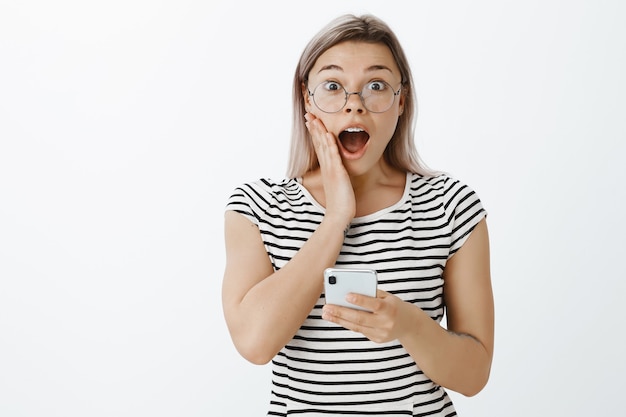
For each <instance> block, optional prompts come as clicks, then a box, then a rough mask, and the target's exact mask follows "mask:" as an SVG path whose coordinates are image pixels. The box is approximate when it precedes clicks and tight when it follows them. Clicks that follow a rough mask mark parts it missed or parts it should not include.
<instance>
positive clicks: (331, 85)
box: [324, 81, 343, 91]
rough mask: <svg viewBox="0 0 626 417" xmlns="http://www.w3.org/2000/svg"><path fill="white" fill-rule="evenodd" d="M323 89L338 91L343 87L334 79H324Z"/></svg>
mask: <svg viewBox="0 0 626 417" xmlns="http://www.w3.org/2000/svg"><path fill="white" fill-rule="evenodd" d="M324 89H325V90H327V91H339V90H341V89H343V87H342V86H341V84H339V83H338V82H336V81H326V82H325V83H324Z"/></svg>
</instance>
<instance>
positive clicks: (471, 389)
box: [459, 370, 489, 397]
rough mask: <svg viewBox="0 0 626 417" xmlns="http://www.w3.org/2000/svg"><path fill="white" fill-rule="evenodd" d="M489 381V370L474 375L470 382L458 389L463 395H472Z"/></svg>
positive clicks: (478, 391)
mask: <svg viewBox="0 0 626 417" xmlns="http://www.w3.org/2000/svg"><path fill="white" fill-rule="evenodd" d="M488 381H489V371H488V370H487V372H486V373H485V374H484V375H480V376H476V377H475V378H473V379H472V381H471V383H469V384H466V386H464V387H463V389H461V390H459V393H460V394H462V395H463V396H465V397H473V396H475V395H477V394H478V393H480V392H481V391H482V390H483V388H485V387H486V386H487V382H488Z"/></svg>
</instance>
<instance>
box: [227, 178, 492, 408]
mask: <svg viewBox="0 0 626 417" xmlns="http://www.w3.org/2000/svg"><path fill="white" fill-rule="evenodd" d="M227 210H234V211H237V212H239V213H241V214H242V215H244V216H245V217H247V218H248V219H249V220H250V221H251V222H253V223H254V224H256V225H257V226H258V227H259V230H260V232H261V236H262V239H263V242H264V244H265V249H266V250H267V253H268V256H269V258H270V260H271V262H272V265H273V266H274V269H275V270H278V269H280V268H282V267H283V266H284V265H285V264H286V263H287V262H289V260H290V259H291V258H292V257H293V256H294V255H295V254H296V252H297V251H298V250H299V249H300V248H301V247H302V245H303V244H304V242H306V240H307V239H308V238H309V236H310V235H311V234H312V233H313V232H314V231H315V229H316V227H317V226H318V225H319V224H320V222H321V221H322V218H323V217H324V208H323V207H322V206H321V205H320V204H319V203H318V202H317V201H315V199H314V198H313V197H312V196H311V194H309V192H308V191H307V190H306V189H305V188H304V187H303V186H302V184H301V181H300V180H299V179H285V180H282V181H278V182H274V181H270V180H266V179H262V180H259V181H256V182H251V183H247V184H244V185H242V186H241V187H238V188H237V189H236V190H235V191H234V193H233V194H232V196H231V197H230V199H229V201H228V204H227ZM485 216H486V212H485V210H484V209H483V207H482V204H481V202H480V200H479V198H478V196H477V195H476V193H475V192H474V191H473V190H471V189H470V188H469V187H467V186H466V185H464V184H462V183H461V182H459V181H457V180H455V179H453V178H451V177H449V176H447V175H439V176H435V177H423V176H420V175H417V174H412V173H408V174H407V181H406V186H405V190H404V194H403V196H402V199H401V200H400V201H398V202H397V203H396V204H394V205H393V206H391V207H388V208H385V209H383V210H380V211H377V212H375V213H372V214H370V215H366V216H363V217H357V218H354V219H353V221H352V222H351V224H350V228H349V230H348V233H347V235H346V237H345V240H344V244H343V247H342V249H341V253H340V255H339V257H338V258H337V262H336V266H337V267H340V268H341V267H345V268H347V267H352V268H372V269H375V270H376V271H377V272H378V286H379V288H380V289H382V290H385V291H387V292H389V293H391V294H394V295H396V296H398V297H400V298H401V299H402V300H404V301H406V302H409V303H412V304H415V305H416V306H418V307H420V308H421V309H422V310H424V311H425V312H426V313H428V314H429V315H430V316H431V317H432V318H433V320H436V321H437V322H440V321H441V319H442V318H443V315H444V303H443V278H442V273H443V270H444V267H445V265H446V262H447V260H448V259H449V258H450V257H451V256H452V255H453V254H454V253H455V252H456V251H457V250H459V248H460V247H461V246H462V245H463V243H464V242H465V241H466V239H467V237H468V236H469V234H470V233H471V231H472V230H473V229H474V227H475V226H476V224H477V223H478V222H479V221H480V220H481V219H482V218H484V217H485ZM320 279H322V278H321V277H320ZM323 305H324V294H321V296H320V298H319V300H318V302H317V303H316V305H315V307H314V308H313V310H312V311H311V313H310V314H309V316H308V317H307V319H306V320H305V321H304V323H302V326H301V327H300V329H299V330H298V332H297V333H296V334H295V336H294V337H293V339H292V340H291V341H290V342H289V343H288V344H287V345H286V346H285V347H284V348H283V349H282V350H281V351H280V352H279V353H278V354H277V355H276V356H275V357H274V359H273V360H272V375H273V376H272V392H271V400H270V405H269V411H268V413H267V415H268V416H286V415H299V416H300V415H301V416H307V417H311V416H338V415H346V416H348V415H349V416H355V415H356V416H383V415H384V416H394V415H404V416H452V415H456V412H455V410H454V406H453V404H452V402H451V401H450V398H449V397H448V395H447V393H446V392H445V391H444V389H443V388H442V387H440V386H438V385H437V384H435V383H433V382H432V381H431V380H430V379H429V378H428V376H426V375H425V374H424V373H423V372H422V371H421V370H420V369H419V367H418V366H417V365H416V363H415V361H414V360H413V358H412V357H411V356H409V354H408V353H407V351H406V350H405V349H404V348H403V347H402V345H401V344H400V343H399V342H398V341H392V342H389V343H382V344H379V343H374V342H371V341H369V340H368V339H366V338H365V337H364V336H363V335H362V334H360V333H355V332H352V331H349V330H347V329H344V328H343V327H340V326H338V325H336V324H333V323H330V322H327V321H325V320H323V319H322V318H321V309H322V306H323Z"/></svg>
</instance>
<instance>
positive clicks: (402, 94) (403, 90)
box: [398, 87, 406, 115]
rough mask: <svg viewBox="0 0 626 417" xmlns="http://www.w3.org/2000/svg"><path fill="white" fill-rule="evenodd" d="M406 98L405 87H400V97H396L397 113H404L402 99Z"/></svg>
mask: <svg viewBox="0 0 626 417" xmlns="http://www.w3.org/2000/svg"><path fill="white" fill-rule="evenodd" d="M405 99H406V95H405V89H404V87H402V91H400V98H399V99H398V106H399V107H398V115H401V114H402V113H404V100H405Z"/></svg>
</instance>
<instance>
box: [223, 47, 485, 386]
mask: <svg viewBox="0 0 626 417" xmlns="http://www.w3.org/2000/svg"><path fill="white" fill-rule="evenodd" d="M328 79H332V80H335V81H337V82H340V83H341V84H342V85H343V86H345V88H346V90H347V91H360V90H361V88H362V86H363V85H364V84H366V83H367V82H369V81H371V80H376V79H383V80H385V81H387V82H389V84H391V85H392V86H394V88H396V87H395V86H397V85H399V83H400V72H399V70H398V67H397V65H396V63H395V61H394V59H393V56H392V54H391V52H390V50H389V49H388V48H387V47H386V46H385V45H382V44H370V43H358V42H344V43H340V44H338V45H336V46H334V47H332V48H330V49H329V50H327V51H326V52H325V53H324V54H322V55H321V56H320V57H319V59H318V60H317V62H316V63H315V66H314V67H313V68H312V70H311V71H310V73H309V85H310V86H311V87H314V86H316V85H317V84H318V83H319V82H322V81H324V80H328ZM302 87H303V88H302V91H303V97H304V99H305V106H306V110H307V114H306V116H305V117H306V120H307V122H306V125H307V127H308V129H309V132H310V134H311V138H312V141H313V144H314V147H315V152H316V154H317V157H318V160H319V168H318V169H316V170H314V171H311V172H308V173H307V174H305V175H304V177H303V185H304V186H305V187H306V188H307V189H308V190H309V192H310V193H311V194H312V195H313V197H314V198H315V199H316V200H317V201H318V202H319V203H320V204H322V205H323V206H324V207H325V209H326V211H325V215H324V219H323V220H322V222H321V224H320V225H319V227H318V228H317V230H316V231H315V232H314V233H313V234H312V235H311V237H310V238H309V240H308V241H307V242H306V243H305V244H304V245H303V247H302V248H301V249H300V251H299V252H298V253H297V254H296V255H295V256H294V257H293V258H292V260H291V261H289V262H288V263H287V264H286V265H285V266H284V267H283V268H281V269H280V270H279V271H276V272H275V271H274V270H273V268H272V266H271V264H270V261H269V258H268V256H267V253H266V251H265V248H264V246H263V242H262V240H261V236H260V233H259V230H258V228H257V227H256V226H255V225H253V224H252V223H251V222H250V221H248V220H247V219H245V218H244V217H243V216H241V215H239V214H238V213H235V212H230V211H229V212H227V213H226V214H225V244H226V268H225V274H224V280H223V287H222V299H223V307H224V314H225V318H226V322H227V325H228V328H229V331H230V334H231V337H232V339H233V342H234V344H235V346H236V348H237V349H238V351H239V352H240V353H241V355H242V356H243V357H245V358H246V359H248V360H249V361H251V362H253V363H258V364H264V363H267V362H269V361H270V360H271V359H272V358H273V357H274V356H275V355H276V354H277V353H278V351H279V350H280V349H282V348H283V346H285V345H286V344H287V343H288V342H289V341H290V340H291V339H292V338H293V336H294V334H295V333H296V332H297V330H298V329H299V327H300V325H301V324H302V322H303V321H304V320H305V319H306V317H307V315H308V314H309V313H310V311H311V309H312V308H313V307H314V306H315V304H316V302H317V301H318V298H319V296H320V294H321V292H322V290H323V270H324V269H325V268H327V267H331V266H334V264H335V260H336V259H337V257H338V255H339V252H340V250H341V246H342V243H343V238H344V237H343V230H344V228H345V227H346V226H347V225H348V224H349V223H350V221H351V220H352V219H353V218H354V217H355V216H363V215H367V214H370V213H373V212H376V211H378V210H381V209H383V208H385V207H388V206H390V205H393V204H395V203H396V202H397V201H399V199H400V198H401V196H402V193H403V190H404V186H405V178H406V174H405V173H404V172H402V171H399V170H397V169H395V168H393V167H391V166H389V165H388V164H387V163H386V162H385V161H384V158H383V157H382V155H383V151H384V149H385V147H386V146H387V144H388V143H389V141H390V139H391V136H392V134H393V132H394V130H395V127H396V124H397V120H398V117H399V115H400V114H401V112H402V110H403V105H404V97H402V94H401V95H400V97H399V98H396V100H395V102H394V104H393V106H392V108H391V109H389V110H388V111H387V112H385V113H371V112H369V111H367V109H365V107H364V106H363V103H362V102H361V100H360V98H359V97H358V96H357V95H351V96H349V100H348V103H347V104H346V106H345V107H344V108H343V109H342V110H341V111H340V112H338V113H332V114H328V113H324V112H322V111H320V110H319V109H318V108H317V107H316V106H315V103H314V102H313V101H312V100H310V97H309V96H308V93H307V89H306V87H307V86H305V85H303V86H302ZM350 126H359V127H362V128H364V129H365V130H366V131H367V132H368V133H369V134H370V139H369V141H368V143H367V145H366V146H365V149H364V150H362V151H360V152H357V153H354V154H351V153H350V152H348V151H347V150H346V149H344V148H343V147H342V145H341V142H340V141H339V140H338V137H339V134H340V133H341V132H342V131H343V130H344V129H345V128H346V127H350ZM444 279H445V284H444V300H445V303H446V306H447V315H448V316H447V325H448V328H447V329H445V328H443V327H441V326H440V325H439V324H438V323H436V322H435V321H434V320H432V319H431V318H430V317H429V316H428V315H427V314H426V313H425V312H424V311H422V310H421V309H420V308H419V307H417V306H414V305H412V304H410V303H406V302H404V301H402V300H400V299H399V298H398V297H396V296H394V295H392V294H390V293H387V292H385V291H382V290H379V291H378V293H377V297H367V296H363V295H359V294H350V295H348V301H349V302H351V303H353V304H357V305H361V306H363V307H366V308H368V309H370V310H371V311H372V312H371V313H370V312H363V311H358V310H355V309H350V308H346V307H340V306H336V305H326V306H324V308H323V318H324V319H325V320H328V321H331V322H334V323H337V324H339V325H341V326H343V327H345V328H347V329H350V330H353V331H356V332H360V333H362V334H363V335H365V336H366V337H367V338H369V339H370V340H372V341H374V342H378V343H382V342H387V341H391V340H396V339H397V340H399V341H400V343H402V345H403V346H404V347H405V349H406V350H407V351H408V352H409V354H410V355H411V356H412V357H413V359H414V360H415V362H416V363H417V364H418V366H419V367H420V368H421V369H422V370H423V371H424V373H425V374H426V375H428V377H429V378H430V379H432V380H433V381H434V382H435V383H437V384H439V385H442V386H444V387H446V388H449V389H452V390H454V391H457V392H460V393H462V394H464V395H467V396H471V395H474V394H476V393H478V392H479V391H480V390H481V389H482V388H483V387H484V386H485V384H486V383H487V380H488V378H489V372H490V367H491V361H492V357H493V342H494V341H493V339H494V306H493V295H492V288H491V277H490V270H489V238H488V231H487V225H486V222H485V220H482V221H481V222H480V223H479V224H478V225H477V226H476V228H475V229H474V231H473V232H472V234H471V235H470V237H469V238H468V240H467V241H466V242H465V244H464V245H463V247H462V248H461V249H460V250H459V251H458V252H457V253H456V254H455V255H454V256H452V257H451V258H450V260H449V261H448V263H447V265H446V268H445V271H444Z"/></svg>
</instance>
